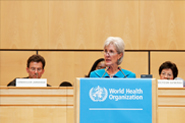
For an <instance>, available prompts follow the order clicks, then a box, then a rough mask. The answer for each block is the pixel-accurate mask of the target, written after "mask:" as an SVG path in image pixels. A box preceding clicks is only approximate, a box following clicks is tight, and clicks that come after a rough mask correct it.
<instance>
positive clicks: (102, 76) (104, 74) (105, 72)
mask: <svg viewBox="0 0 185 123" xmlns="http://www.w3.org/2000/svg"><path fill="white" fill-rule="evenodd" d="M109 68H110V67H109V66H108V67H107V68H106V70H105V72H104V73H103V75H102V77H101V78H103V76H104V75H105V73H106V72H107V71H108V70H109Z"/></svg>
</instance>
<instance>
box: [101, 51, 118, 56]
mask: <svg viewBox="0 0 185 123" xmlns="http://www.w3.org/2000/svg"><path fill="white" fill-rule="evenodd" d="M102 53H103V54H104V55H109V56H113V55H115V54H117V52H114V51H110V52H108V51H102Z"/></svg>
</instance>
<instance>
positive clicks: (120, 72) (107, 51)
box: [90, 37, 136, 78]
mask: <svg viewBox="0 0 185 123" xmlns="http://www.w3.org/2000/svg"><path fill="white" fill-rule="evenodd" d="M124 50H125V44H124V41H123V40H122V39H121V38H120V37H108V38H107V40H106V41H105V43H104V50H103V54H104V59H105V64H106V66H107V67H106V68H105V69H99V70H95V71H92V72H91V73H90V77H91V78H95V77H96V78H136V75H135V73H133V72H131V71H128V70H125V69H122V68H120V67H119V65H120V64H121V62H122V60H123V56H124Z"/></svg>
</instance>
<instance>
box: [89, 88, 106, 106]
mask: <svg viewBox="0 0 185 123" xmlns="http://www.w3.org/2000/svg"><path fill="white" fill-rule="evenodd" d="M107 95H108V92H107V89H106V88H104V87H103V88H101V87H100V86H98V87H96V88H94V87H93V88H91V90H90V91H89V96H90V98H91V100H92V101H94V102H98V101H99V102H102V101H104V100H105V99H106V98H107Z"/></svg>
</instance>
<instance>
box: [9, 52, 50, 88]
mask: <svg viewBox="0 0 185 123" xmlns="http://www.w3.org/2000/svg"><path fill="white" fill-rule="evenodd" d="M44 67H45V59H44V58H43V57H42V56H41V55H37V54H35V55H32V56H31V57H29V59H28V60H27V68H26V71H27V73H28V77H24V78H28V79H29V78H41V76H42V74H43V73H44ZM7 86H16V78H15V79H14V80H13V81H11V82H10V83H9V84H8V85H7ZM47 86H50V85H49V84H47Z"/></svg>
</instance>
